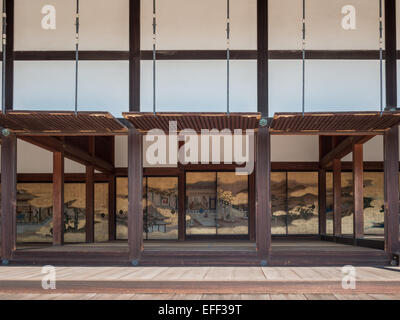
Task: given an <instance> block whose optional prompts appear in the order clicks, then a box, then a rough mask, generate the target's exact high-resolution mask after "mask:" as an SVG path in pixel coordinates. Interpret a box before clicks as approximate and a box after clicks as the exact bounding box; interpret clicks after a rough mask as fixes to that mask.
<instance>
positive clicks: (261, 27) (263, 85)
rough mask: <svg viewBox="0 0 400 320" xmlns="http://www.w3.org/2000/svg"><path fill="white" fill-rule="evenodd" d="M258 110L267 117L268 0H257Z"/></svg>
mask: <svg viewBox="0 0 400 320" xmlns="http://www.w3.org/2000/svg"><path fill="white" fill-rule="evenodd" d="M257 90H258V93H257V98H258V112H261V114H262V116H263V117H268V115H269V114H268V0H257Z"/></svg>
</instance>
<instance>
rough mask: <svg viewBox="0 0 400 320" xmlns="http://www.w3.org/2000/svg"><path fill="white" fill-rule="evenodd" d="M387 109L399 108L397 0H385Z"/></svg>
mask: <svg viewBox="0 0 400 320" xmlns="http://www.w3.org/2000/svg"><path fill="white" fill-rule="evenodd" d="M384 2H385V10H384V12H385V20H384V21H385V46H386V48H385V51H386V56H385V64H386V68H385V72H386V110H395V109H396V108H397V41H396V40H397V36H396V30H397V28H396V0H385V1H384Z"/></svg>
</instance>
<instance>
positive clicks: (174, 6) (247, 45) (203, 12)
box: [141, 0, 257, 50]
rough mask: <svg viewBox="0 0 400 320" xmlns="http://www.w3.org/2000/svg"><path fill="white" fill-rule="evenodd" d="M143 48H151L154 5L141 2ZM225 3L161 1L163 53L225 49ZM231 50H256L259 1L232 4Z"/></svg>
mask: <svg viewBox="0 0 400 320" xmlns="http://www.w3.org/2000/svg"><path fill="white" fill-rule="evenodd" d="M141 5H142V14H141V19H142V24H141V34H142V37H141V45H142V49H143V50H150V49H151V48H152V39H153V35H152V34H153V29H152V23H153V21H152V15H153V2H152V1H147V0H142V2H141ZM226 12H227V11H226V0H202V1H197V0H158V1H157V28H158V30H157V47H158V48H159V49H160V50H177V49H180V50H195V49H202V50H207V49H208V50H217V49H221V50H224V49H226V31H225V30H226ZM231 32H232V38H231V47H232V49H256V47H257V1H256V0H246V1H243V0H231Z"/></svg>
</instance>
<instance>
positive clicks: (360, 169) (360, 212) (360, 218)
mask: <svg viewBox="0 0 400 320" xmlns="http://www.w3.org/2000/svg"><path fill="white" fill-rule="evenodd" d="M363 152H364V148H363V145H362V144H355V145H354V146H353V207H354V215H353V228H354V238H355V239H360V238H362V237H364V160H363V158H364V154H363Z"/></svg>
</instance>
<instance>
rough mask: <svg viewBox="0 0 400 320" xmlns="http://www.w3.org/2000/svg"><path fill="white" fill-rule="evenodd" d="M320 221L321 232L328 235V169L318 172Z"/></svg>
mask: <svg viewBox="0 0 400 320" xmlns="http://www.w3.org/2000/svg"><path fill="white" fill-rule="evenodd" d="M318 221H319V234H320V235H321V236H322V235H326V170H325V169H320V170H319V172H318Z"/></svg>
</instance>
